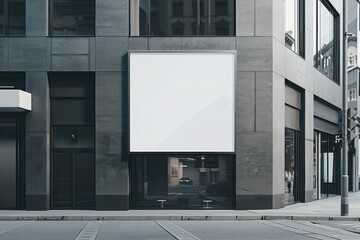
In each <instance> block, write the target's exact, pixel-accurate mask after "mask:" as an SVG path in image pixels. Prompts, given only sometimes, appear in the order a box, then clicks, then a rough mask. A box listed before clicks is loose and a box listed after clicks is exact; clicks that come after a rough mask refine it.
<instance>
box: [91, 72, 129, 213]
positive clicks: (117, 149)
mask: <svg viewBox="0 0 360 240" xmlns="http://www.w3.org/2000/svg"><path fill="white" fill-rule="evenodd" d="M96 99H97V101H96V107H95V109H96V195H97V199H99V201H97V203H96V204H97V209H106V206H104V205H105V203H106V202H109V201H110V202H112V201H118V203H117V204H115V205H114V206H116V207H113V208H116V209H128V207H129V206H128V196H129V170H128V159H127V157H128V156H127V151H128V145H127V117H126V116H127V107H126V106H127V74H126V72H102V73H100V72H99V73H97V74H96ZM119 197H120V200H119ZM109 199H110V200H109ZM116 199H118V200H116ZM121 199H123V200H121ZM119 201H120V202H121V203H120V202H119Z"/></svg>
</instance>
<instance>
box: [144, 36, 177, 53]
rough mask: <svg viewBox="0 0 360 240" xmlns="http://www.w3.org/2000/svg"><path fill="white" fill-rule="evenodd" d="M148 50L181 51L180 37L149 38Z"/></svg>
mask: <svg viewBox="0 0 360 240" xmlns="http://www.w3.org/2000/svg"><path fill="white" fill-rule="evenodd" d="M149 50H181V38H180V37H168V38H160V37H150V38H149Z"/></svg>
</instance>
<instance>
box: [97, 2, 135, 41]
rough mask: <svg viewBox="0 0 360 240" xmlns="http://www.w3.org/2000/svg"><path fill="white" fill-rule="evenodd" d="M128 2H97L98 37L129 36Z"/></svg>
mask: <svg viewBox="0 0 360 240" xmlns="http://www.w3.org/2000/svg"><path fill="white" fill-rule="evenodd" d="M129 2H130V1H128V0H98V1H96V10H95V12H96V36H128V35H129V13H130V11H129Z"/></svg>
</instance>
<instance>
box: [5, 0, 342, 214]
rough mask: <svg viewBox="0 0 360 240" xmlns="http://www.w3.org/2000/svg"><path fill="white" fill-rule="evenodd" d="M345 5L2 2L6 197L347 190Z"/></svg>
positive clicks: (103, 200)
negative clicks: (343, 161)
mask: <svg viewBox="0 0 360 240" xmlns="http://www.w3.org/2000/svg"><path fill="white" fill-rule="evenodd" d="M341 13H342V3H341V1H335V0H316V1H307V0H293V1H290V0H285V1H281V0H151V1H150V0H118V1H106V0H86V1H85V0H40V1H25V0H4V1H0V34H1V35H2V36H1V37H0V87H1V89H0V110H1V113H0V143H1V144H0V155H1V156H2V157H1V158H0V159H1V160H0V164H1V166H0V189H1V191H0V208H2V209H26V210H48V209H96V210H128V209H138V208H143V209H152V208H162V207H163V208H180V209H188V208H196V209H203V208H208V207H210V208H215V209H267V208H268V209H271V208H281V207H284V206H285V205H287V204H292V203H297V202H308V201H313V200H316V199H320V198H324V197H329V196H333V195H337V194H340V173H341V171H340V147H339V146H338V145H337V144H336V142H335V134H337V133H338V131H339V129H338V123H339V112H340V110H341V99H342V98H341V96H342V95H341V87H342V86H341V81H340V76H341V67H340V66H341V63H342V62H341V47H340V46H341V44H342V39H341V34H340V33H341V32H342V28H341V26H342V24H341V23H342V18H341ZM6 94H8V95H6ZM29 94H31V106H29V101H30V100H28V97H29ZM10 95H11V96H12V97H7V96H10ZM23 95H24V96H25V95H26V96H27V98H26V96H25V97H23ZM23 98H26V99H27V101H25V100H24V102H22V101H18V99H23ZM26 104H28V105H26Z"/></svg>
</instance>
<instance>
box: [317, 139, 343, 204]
mask: <svg viewBox="0 0 360 240" xmlns="http://www.w3.org/2000/svg"><path fill="white" fill-rule="evenodd" d="M318 139H319V141H320V151H319V152H320V162H319V164H320V166H319V167H320V178H321V186H320V193H321V197H322V198H324V197H329V196H333V195H335V194H338V189H339V179H338V178H339V174H340V173H339V170H338V169H339V160H338V159H340V156H339V149H337V148H336V146H335V143H334V136H333V135H330V134H326V133H320V134H319V138H318Z"/></svg>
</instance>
